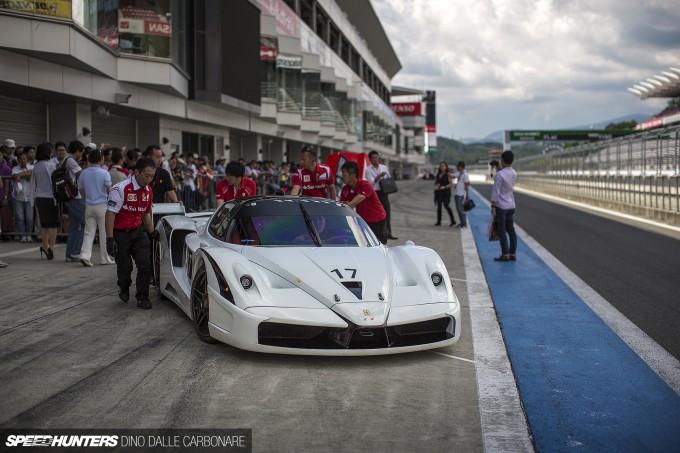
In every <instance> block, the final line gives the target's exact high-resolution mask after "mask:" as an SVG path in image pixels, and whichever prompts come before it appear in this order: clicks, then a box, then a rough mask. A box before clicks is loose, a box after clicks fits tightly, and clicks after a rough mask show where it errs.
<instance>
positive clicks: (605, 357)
mask: <svg viewBox="0 0 680 453" xmlns="http://www.w3.org/2000/svg"><path fill="white" fill-rule="evenodd" d="M472 197H473V198H474V199H475V202H476V204H477V208H476V209H473V210H472V211H470V212H469V213H468V218H469V219H470V227H471V228H472V233H473V235H474V238H475V243H476V244H477V249H478V251H479V257H480V260H481V263H482V268H483V269H484V273H485V275H486V279H487V282H488V286H489V289H490V292H491V296H492V298H493V301H494V304H495V306H496V312H497V314H498V318H499V322H500V324H501V329H502V332H503V337H504V340H505V344H506V347H507V350H508V356H509V358H510V362H511V364H512V368H513V371H514V373H515V378H516V380H517V385H518V388H519V393H520V397H521V399H522V402H523V404H524V408H525V412H526V415H527V420H528V423H529V427H530V429H531V432H532V436H533V439H534V443H535V445H536V449H537V451H541V452H543V451H545V452H554V451H567V450H569V451H616V452H621V451H631V452H632V451H635V452H640V451H645V452H651V451H659V452H679V451H680V396H678V395H677V394H676V393H675V392H674V391H673V389H671V388H670V387H669V386H668V385H667V384H666V383H665V382H664V381H663V380H662V379H661V378H660V377H659V376H658V375H657V374H656V373H655V372H654V371H653V370H652V369H651V368H649V366H648V365H647V364H646V363H645V362H644V361H643V360H642V359H641V358H640V357H638V356H637V354H635V352H634V351H633V350H632V349H631V348H630V347H629V346H628V345H627V344H626V343H625V342H624V341H623V340H621V339H620V338H619V337H618V336H617V335H616V333H615V332H614V331H613V330H612V329H611V328H610V327H609V326H607V325H606V324H605V323H604V322H603V321H602V320H601V319H600V318H599V317H598V316H597V315H596V314H595V313H593V311H592V310H591V309H590V308H589V307H588V306H587V305H586V304H585V302H583V301H582V300H581V299H580V298H579V297H578V296H577V295H576V294H575V293H574V291H572V290H571V288H569V286H567V284H566V283H564V281H562V280H561V279H560V278H559V277H558V276H557V275H556V274H555V273H554V272H553V271H552V270H551V269H550V268H549V267H548V266H547V265H546V264H545V263H544V262H543V261H542V260H541V259H540V258H539V257H538V256H537V255H536V254H535V253H534V252H533V251H532V250H531V249H529V248H528V247H527V245H526V243H524V241H522V240H521V239H519V238H518V247H517V261H516V262H495V261H494V260H493V257H494V256H499V255H500V254H501V252H500V245H499V243H498V242H489V241H488V240H487V237H486V234H487V233H486V230H487V225H488V222H489V217H490V210H489V209H486V208H485V204H484V203H483V202H482V201H481V198H480V197H479V196H478V195H477V194H472ZM520 210H521V206H520V207H518V211H520ZM641 303H644V301H641Z"/></svg>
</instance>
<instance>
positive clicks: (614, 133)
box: [505, 129, 635, 142]
mask: <svg viewBox="0 0 680 453" xmlns="http://www.w3.org/2000/svg"><path fill="white" fill-rule="evenodd" d="M629 134H635V131H626V130H610V131H605V130H592V129H590V130H573V131H505V137H506V141H510V142H546V141H557V140H584V141H586V140H606V139H610V138H613V137H620V136H622V135H629Z"/></svg>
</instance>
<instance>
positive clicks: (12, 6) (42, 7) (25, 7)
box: [0, 0, 72, 19]
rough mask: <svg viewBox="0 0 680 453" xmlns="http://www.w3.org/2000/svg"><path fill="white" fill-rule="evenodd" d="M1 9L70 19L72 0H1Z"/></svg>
mask: <svg viewBox="0 0 680 453" xmlns="http://www.w3.org/2000/svg"><path fill="white" fill-rule="evenodd" d="M0 9H8V10H11V11H14V12H18V13H27V14H40V15H42V16H52V17H62V18H65V19H70V18H71V17H72V15H71V0H43V1H35V2H34V1H23V0H0Z"/></svg>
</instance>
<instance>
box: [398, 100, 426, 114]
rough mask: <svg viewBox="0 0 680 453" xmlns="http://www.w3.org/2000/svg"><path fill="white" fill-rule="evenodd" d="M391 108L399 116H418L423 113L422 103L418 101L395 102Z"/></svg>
mask: <svg viewBox="0 0 680 453" xmlns="http://www.w3.org/2000/svg"><path fill="white" fill-rule="evenodd" d="M392 110H393V111H394V113H396V114H397V115H399V116H420V115H422V113H423V104H422V103H420V102H395V103H393V104H392Z"/></svg>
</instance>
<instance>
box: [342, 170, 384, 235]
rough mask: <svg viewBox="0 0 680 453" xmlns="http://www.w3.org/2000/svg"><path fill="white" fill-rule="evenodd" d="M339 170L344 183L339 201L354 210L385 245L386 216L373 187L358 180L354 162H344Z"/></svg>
mask: <svg viewBox="0 0 680 453" xmlns="http://www.w3.org/2000/svg"><path fill="white" fill-rule="evenodd" d="M340 170H341V171H342V180H343V181H344V182H345V185H344V186H342V191H341V192H340V201H342V202H343V203H346V204H347V206H349V207H350V208H356V211H357V213H358V214H359V215H360V216H361V218H362V219H364V220H365V221H366V223H367V224H368V226H369V227H370V228H371V231H373V233H375V235H376V237H377V238H378V240H379V241H380V242H382V243H383V244H387V230H386V229H385V220H386V218H387V215H386V214H385V209H384V208H383V205H382V204H381V203H380V200H378V195H376V193H375V189H373V185H372V184H371V183H370V182H368V181H366V180H365V179H362V180H359V176H358V175H359V164H357V163H356V162H354V161H348V162H345V163H344V164H343V166H342V167H340Z"/></svg>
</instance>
